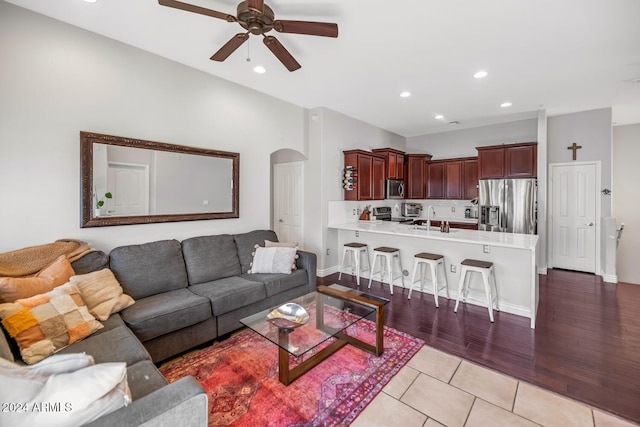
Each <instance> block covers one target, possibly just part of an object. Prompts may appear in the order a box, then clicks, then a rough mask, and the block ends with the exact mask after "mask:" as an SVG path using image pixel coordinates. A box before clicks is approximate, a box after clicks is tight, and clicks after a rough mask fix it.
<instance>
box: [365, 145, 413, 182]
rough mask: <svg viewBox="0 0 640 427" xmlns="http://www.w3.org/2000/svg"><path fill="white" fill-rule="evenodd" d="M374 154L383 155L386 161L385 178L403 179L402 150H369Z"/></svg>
mask: <svg viewBox="0 0 640 427" xmlns="http://www.w3.org/2000/svg"><path fill="white" fill-rule="evenodd" d="M371 152H372V153H374V154H380V155H382V156H384V158H385V161H386V171H385V178H387V179H404V178H405V175H404V155H405V153H404V151H400V150H396V149H394V148H376V149H373V150H371Z"/></svg>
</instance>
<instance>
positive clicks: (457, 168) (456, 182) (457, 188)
mask: <svg viewBox="0 0 640 427" xmlns="http://www.w3.org/2000/svg"><path fill="white" fill-rule="evenodd" d="M462 167H463V164H462V161H447V162H445V163H444V168H445V169H444V178H445V179H444V189H445V194H444V196H445V198H446V199H462V179H463V178H462V177H463V173H464V172H463V169H462Z"/></svg>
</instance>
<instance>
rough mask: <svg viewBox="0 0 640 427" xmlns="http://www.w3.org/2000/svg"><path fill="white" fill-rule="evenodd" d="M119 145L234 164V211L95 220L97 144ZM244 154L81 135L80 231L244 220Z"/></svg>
mask: <svg viewBox="0 0 640 427" xmlns="http://www.w3.org/2000/svg"><path fill="white" fill-rule="evenodd" d="M96 143H97V144H107V145H119V146H123V147H132V148H146V149H149V150H158V151H169V152H173V153H184V154H194V155H199V156H210V157H219V158H224V159H231V160H232V180H233V181H232V182H233V186H232V191H233V194H232V201H231V203H232V207H231V211H229V212H205V213H187V214H162V215H132V216H113V217H109V216H105V217H102V216H101V217H94V216H93V199H92V196H93V195H92V189H93V144H96ZM239 205H240V154H239V153H232V152H227V151H218V150H209V149H205V148H196V147H188V146H184V145H174V144H166V143H163V142H153V141H145V140H141V139H132V138H124V137H120V136H111V135H102V134H98V133H92V132H80V227H81V228H85V227H104V226H113V225H130V224H152V223H160V222H175V221H198V220H208V219H226V218H239V217H240V209H239Z"/></svg>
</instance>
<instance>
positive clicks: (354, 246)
mask: <svg viewBox="0 0 640 427" xmlns="http://www.w3.org/2000/svg"><path fill="white" fill-rule="evenodd" d="M363 253H364V255H365V258H366V259H367V267H366V268H361V267H360V261H361V257H362V254H363ZM347 255H348V256H349V259H350V260H351V262H350V265H351V275H352V276H356V280H357V283H358V286H360V273H361V272H363V271H369V272H370V271H371V262H370V261H369V245H366V244H364V243H355V242H352V243H345V244H344V246H343V248H342V264H341V265H340V274H338V280H340V279H341V278H342V270H344V269H345V268H346V267H347V265H345V259H346V258H347ZM362 267H364V264H363V265H362Z"/></svg>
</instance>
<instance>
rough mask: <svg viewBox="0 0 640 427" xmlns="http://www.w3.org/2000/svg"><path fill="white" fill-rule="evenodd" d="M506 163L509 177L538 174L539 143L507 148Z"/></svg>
mask: <svg viewBox="0 0 640 427" xmlns="http://www.w3.org/2000/svg"><path fill="white" fill-rule="evenodd" d="M504 163H505V166H506V169H507V177H508V178H535V177H537V176H538V144H536V143H530V144H520V145H513V146H507V147H506V148H505V157H504Z"/></svg>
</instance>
